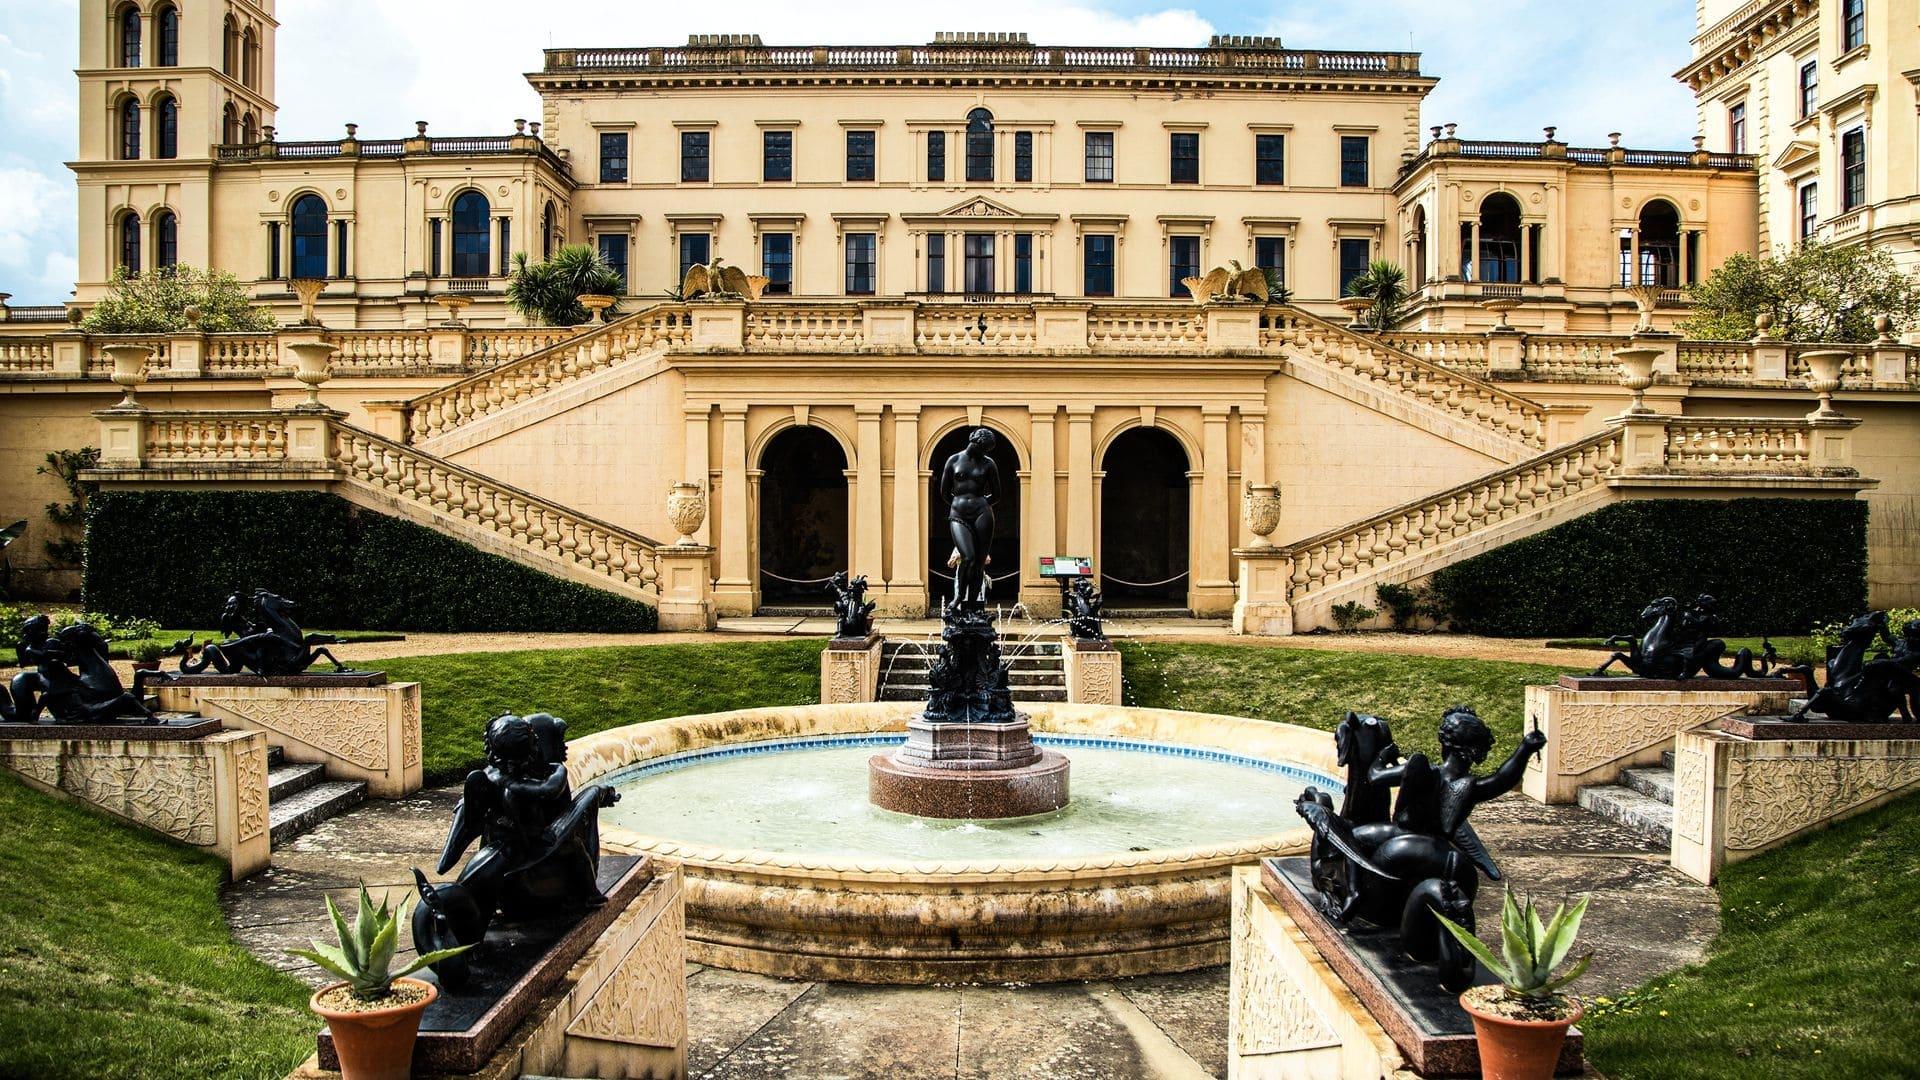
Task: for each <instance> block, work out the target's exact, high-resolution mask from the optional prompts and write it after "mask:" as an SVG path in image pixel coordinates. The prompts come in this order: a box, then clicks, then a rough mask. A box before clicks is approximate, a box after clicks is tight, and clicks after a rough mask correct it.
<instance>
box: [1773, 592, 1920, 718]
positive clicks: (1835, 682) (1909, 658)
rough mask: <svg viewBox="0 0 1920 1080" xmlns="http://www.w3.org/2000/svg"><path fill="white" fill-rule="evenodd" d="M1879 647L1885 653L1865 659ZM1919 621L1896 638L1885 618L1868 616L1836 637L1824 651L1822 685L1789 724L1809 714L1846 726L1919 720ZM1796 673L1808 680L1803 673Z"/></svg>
mask: <svg viewBox="0 0 1920 1080" xmlns="http://www.w3.org/2000/svg"><path fill="white" fill-rule="evenodd" d="M1876 641H1880V642H1884V643H1886V645H1887V648H1886V649H1884V650H1882V651H1880V652H1879V653H1876V654H1875V655H1874V657H1873V658H1872V659H1868V658H1867V650H1868V649H1869V648H1871V647H1872V646H1873V644H1874V642H1876ZM1915 668H1920V619H1912V620H1909V621H1908V622H1907V624H1906V625H1905V626H1904V627H1902V628H1901V631H1900V637H1899V638H1897V639H1896V638H1894V637H1893V635H1892V634H1891V633H1889V631H1888V625H1887V613H1886V612H1884V611H1869V612H1867V613H1866V614H1865V615H1862V616H1860V617H1858V618H1856V619H1854V620H1853V621H1852V622H1850V623H1848V624H1847V625H1846V627H1845V628H1843V629H1842V630H1841V631H1840V643H1839V644H1837V645H1833V646H1829V647H1828V649H1827V664H1826V670H1827V684H1826V685H1825V686H1822V687H1820V688H1819V689H1818V690H1816V691H1814V692H1813V693H1812V694H1811V695H1809V696H1808V698H1807V700H1806V701H1805V702H1804V703H1802V704H1801V706H1800V707H1799V708H1798V709H1796V710H1794V712H1793V715H1791V716H1789V717H1787V719H1788V720H1793V721H1805V720H1806V719H1807V714H1808V713H1819V714H1821V715H1823V716H1825V717H1826V718H1827V719H1829V720H1837V721H1839V722H1841V723H1846V724H1878V723H1882V722H1885V721H1888V720H1890V719H1892V717H1893V716H1894V714H1896V713H1897V714H1899V716H1900V719H1901V721H1902V722H1903V723H1908V724H1911V723H1914V718H1915V717H1916V716H1920V676H1917V675H1915V673H1914V669H1915ZM1795 670H1796V671H1800V672H1806V673H1807V674H1811V670H1810V669H1808V668H1805V667H1801V668H1798V669H1795Z"/></svg>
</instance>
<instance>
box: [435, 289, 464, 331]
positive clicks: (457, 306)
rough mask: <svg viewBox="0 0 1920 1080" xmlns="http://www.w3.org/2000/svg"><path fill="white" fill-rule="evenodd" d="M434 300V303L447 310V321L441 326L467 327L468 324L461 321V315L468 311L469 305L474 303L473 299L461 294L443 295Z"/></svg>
mask: <svg viewBox="0 0 1920 1080" xmlns="http://www.w3.org/2000/svg"><path fill="white" fill-rule="evenodd" d="M433 300H434V303H437V304H439V305H440V306H441V307H443V308H445V309H447V321H446V322H443V323H441V324H440V325H442V326H465V325H467V324H466V323H463V322H461V321H460V313H461V312H463V311H465V310H467V305H469V304H471V303H473V297H471V296H461V295H460V294H459V293H441V294H440V295H439V296H436V297H434V298H433Z"/></svg>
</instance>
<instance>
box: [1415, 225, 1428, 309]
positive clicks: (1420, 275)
mask: <svg viewBox="0 0 1920 1080" xmlns="http://www.w3.org/2000/svg"><path fill="white" fill-rule="evenodd" d="M1426 283H1427V208H1426V207H1424V206H1416V207H1414V208H1413V287H1414V288H1416V289H1418V288H1420V287H1421V286H1423V285H1425V284H1426Z"/></svg>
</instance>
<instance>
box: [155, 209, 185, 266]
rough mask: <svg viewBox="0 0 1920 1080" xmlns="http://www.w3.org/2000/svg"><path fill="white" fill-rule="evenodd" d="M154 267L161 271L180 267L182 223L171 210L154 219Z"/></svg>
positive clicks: (164, 211) (161, 212)
mask: <svg viewBox="0 0 1920 1080" xmlns="http://www.w3.org/2000/svg"><path fill="white" fill-rule="evenodd" d="M153 265H154V267H155V268H156V269H159V270H171V269H173V268H174V267H175V266H178V265H180V221H179V219H178V218H176V217H174V216H173V211H171V210H162V211H160V213H159V214H157V215H156V216H155V217H154V219H153Z"/></svg>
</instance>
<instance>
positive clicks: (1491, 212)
mask: <svg viewBox="0 0 1920 1080" xmlns="http://www.w3.org/2000/svg"><path fill="white" fill-rule="evenodd" d="M1473 280H1475V281H1493V282H1505V283H1509V284H1512V283H1517V282H1519V280H1520V203H1519V202H1518V201H1517V200H1515V199H1514V197H1513V196H1511V195H1508V194H1506V193H1505V192H1500V191H1496V192H1494V193H1493V194H1491V195H1489V196H1487V197H1486V198H1485V199H1482V200H1481V201H1480V257H1479V262H1478V265H1477V266H1476V268H1475V273H1474V275H1473Z"/></svg>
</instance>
